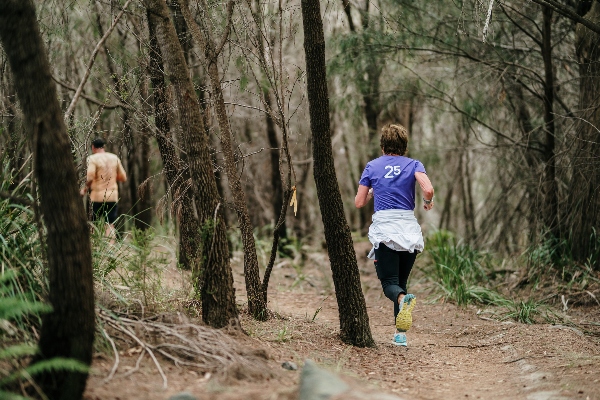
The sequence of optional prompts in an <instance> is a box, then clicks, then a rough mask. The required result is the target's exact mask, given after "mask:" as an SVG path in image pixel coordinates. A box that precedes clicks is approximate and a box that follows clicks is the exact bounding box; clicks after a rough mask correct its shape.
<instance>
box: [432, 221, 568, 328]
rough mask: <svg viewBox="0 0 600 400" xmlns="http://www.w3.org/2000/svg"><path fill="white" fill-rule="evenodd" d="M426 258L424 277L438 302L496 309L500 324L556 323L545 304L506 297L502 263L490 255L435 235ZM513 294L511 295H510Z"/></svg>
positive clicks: (443, 234)
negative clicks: (499, 268)
mask: <svg viewBox="0 0 600 400" xmlns="http://www.w3.org/2000/svg"><path fill="white" fill-rule="evenodd" d="M426 254H427V255H428V256H429V257H430V258H431V262H430V263H428V266H427V267H426V268H425V273H426V275H427V277H428V279H430V280H431V281H432V282H433V283H434V284H435V285H436V287H437V288H438V290H436V293H437V294H436V295H435V297H434V301H435V300H440V299H442V298H443V299H444V300H445V301H451V302H454V303H456V304H457V305H459V306H467V305H471V304H472V305H483V306H495V307H497V310H496V311H494V313H495V314H496V315H497V316H498V317H499V319H501V320H506V319H512V320H515V321H518V322H521V323H525V324H533V323H538V322H555V321H557V320H558V319H559V317H558V316H557V314H556V313H554V312H552V311H551V309H550V308H549V307H548V305H546V304H545V303H544V302H542V301H538V300H536V299H534V298H531V297H530V298H526V299H519V298H514V297H513V296H507V294H505V293H503V292H502V291H501V290H500V289H499V287H501V285H500V284H501V283H502V281H498V280H497V279H492V278H490V277H497V276H498V271H497V266H498V265H500V264H501V263H500V261H499V260H496V259H495V258H494V257H493V255H491V254H490V253H487V252H484V251H480V250H477V249H474V248H473V247H471V246H470V245H468V244H466V243H463V242H461V241H460V240H457V239H456V237H455V236H454V235H453V234H452V233H450V232H448V231H437V232H434V233H433V234H432V235H430V236H429V237H428V238H427V245H426ZM510 294H512V293H510Z"/></svg>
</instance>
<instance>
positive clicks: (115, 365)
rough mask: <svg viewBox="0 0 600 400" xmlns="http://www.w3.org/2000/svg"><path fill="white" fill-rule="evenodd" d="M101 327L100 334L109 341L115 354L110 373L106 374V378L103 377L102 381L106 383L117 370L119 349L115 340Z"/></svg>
mask: <svg viewBox="0 0 600 400" xmlns="http://www.w3.org/2000/svg"><path fill="white" fill-rule="evenodd" d="M101 329H102V334H103V335H104V337H105V338H106V339H107V340H108V341H109V342H110V345H111V347H112V349H113V353H114V354H115V363H114V364H113V367H112V369H111V370H110V373H109V374H108V376H107V377H106V378H104V380H103V381H102V383H107V382H108V381H110V380H111V379H112V378H113V376H115V373H116V372H117V368H119V351H118V350H117V346H116V345H115V341H114V340H112V338H111V337H110V336H109V335H108V333H107V332H106V329H104V327H102V328H101Z"/></svg>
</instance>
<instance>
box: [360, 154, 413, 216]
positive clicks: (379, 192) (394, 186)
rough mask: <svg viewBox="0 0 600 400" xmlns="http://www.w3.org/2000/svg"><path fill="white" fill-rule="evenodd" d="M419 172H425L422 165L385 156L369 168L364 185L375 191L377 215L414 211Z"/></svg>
mask: <svg viewBox="0 0 600 400" xmlns="http://www.w3.org/2000/svg"><path fill="white" fill-rule="evenodd" d="M415 172H425V168H424V167H423V164H421V162H420V161H418V160H414V159H412V158H408V157H405V156H391V155H385V154H384V155H382V156H381V157H379V158H376V159H374V160H372V161H371V162H369V163H368V164H367V166H366V168H365V171H364V173H363V175H362V177H361V182H360V183H361V184H363V185H365V186H368V187H371V188H373V194H374V201H375V211H376V212H377V211H381V210H390V209H394V210H414V209H415V182H416V178H415Z"/></svg>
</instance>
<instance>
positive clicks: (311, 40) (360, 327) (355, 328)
mask: <svg viewBox="0 0 600 400" xmlns="http://www.w3.org/2000/svg"><path fill="white" fill-rule="evenodd" d="M301 7H302V25H303V30H304V52H305V56H306V75H307V93H308V107H309V115H310V129H311V131H312V137H313V159H314V177H315V183H316V186H317V197H318V199H319V206H320V208H321V216H322V219H323V225H324V228H325V240H326V241H327V248H328V251H329V260H330V262H331V271H332V273H333V282H334V286H335V292H336V298H337V303H338V310H339V316H340V337H341V339H342V340H343V341H344V342H346V343H349V344H352V345H354V346H359V347H373V346H375V342H374V341H373V338H372V336H371V330H370V328H369V316H368V314H367V308H366V303H365V298H364V296H363V293H362V289H361V284H360V274H359V272H358V265H357V262H356V253H355V252H354V248H353V243H352V236H351V234H350V228H349V227H348V223H347V221H346V216H345V215H344V208H343V202H342V196H341V194H340V189H339V186H338V182H337V178H336V175H335V167H334V162H333V151H332V148H331V131H330V126H329V97H328V93H327V77H326V72H325V71H326V69H325V38H324V35H323V21H322V19H321V10H320V8H319V1H318V0H302V1H301Z"/></svg>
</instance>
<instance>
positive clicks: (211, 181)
mask: <svg viewBox="0 0 600 400" xmlns="http://www.w3.org/2000/svg"><path fill="white" fill-rule="evenodd" d="M144 3H145V4H146V7H147V9H148V16H149V19H151V20H152V23H153V24H155V26H156V37H157V40H158V44H159V47H160V49H161V54H162V56H163V61H164V63H165V67H166V70H167V73H168V75H169V77H170V81H171V83H172V84H173V85H174V87H175V93H176V99H177V105H178V107H179V115H180V120H181V127H182V129H181V131H179V132H180V133H181V137H180V140H179V143H180V144H182V145H183V144H185V146H186V150H187V153H188V161H189V168H190V174H191V177H192V188H193V193H194V197H195V200H196V204H197V207H198V216H199V220H200V223H201V225H202V235H203V236H202V237H203V239H204V240H203V243H202V260H203V264H202V275H203V276H202V280H201V283H202V287H201V297H202V319H203V321H204V322H205V323H206V324H208V325H210V326H212V327H217V328H218V327H223V326H226V325H227V324H229V323H230V322H231V321H232V320H236V321H237V308H236V305H235V292H234V289H233V275H232V272H231V268H230V266H229V249H228V246H227V236H226V232H225V222H224V220H223V213H222V208H223V205H222V204H221V202H219V195H218V192H217V185H216V183H215V176H214V173H213V170H212V165H211V162H210V154H209V150H208V138H207V137H206V135H205V134H204V122H203V120H202V115H201V114H200V105H199V103H198V97H197V96H196V93H195V91H194V86H193V84H192V81H191V78H190V76H189V73H188V68H187V64H186V62H185V58H184V54H183V49H182V48H181V44H180V43H179V40H178V38H177V32H176V31H175V27H174V26H173V22H172V21H171V18H170V15H169V10H168V8H167V5H166V3H165V1H164V0H145V2H144Z"/></svg>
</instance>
